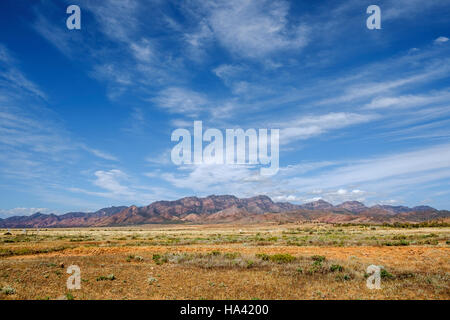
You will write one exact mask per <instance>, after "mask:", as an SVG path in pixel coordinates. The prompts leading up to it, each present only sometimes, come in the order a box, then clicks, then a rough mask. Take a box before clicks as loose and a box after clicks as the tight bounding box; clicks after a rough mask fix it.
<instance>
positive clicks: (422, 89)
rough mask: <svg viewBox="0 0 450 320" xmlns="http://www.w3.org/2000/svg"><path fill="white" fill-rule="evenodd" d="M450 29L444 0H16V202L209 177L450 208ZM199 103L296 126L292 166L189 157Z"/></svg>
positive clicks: (6, 47) (0, 31) (148, 188)
mask: <svg viewBox="0 0 450 320" xmlns="http://www.w3.org/2000/svg"><path fill="white" fill-rule="evenodd" d="M70 4H77V5H79V6H80V8H81V15H82V18H81V30H68V29H67V28H66V19H67V17H68V15H67V14H66V8H67V6H68V5H70ZM371 4H377V5H378V6H380V8H381V19H382V22H381V26H382V29H381V30H368V29H367V28H366V19H367V17H368V14H366V8H367V7H368V6H369V5H371ZM449 30H450V3H449V2H448V1H444V0H436V1H416V0H408V1H406V0H390V1H377V2H371V1H360V0H358V1H345V2H344V1H292V2H288V1H281V0H275V1H264V0H261V1H245V0H239V1H237V0H227V1H215V2H212V1H197V0H191V1H184V2H180V1H168V0H164V1H162V0H155V1H132V0H104V1H87V0H86V1H75V0H74V1H63V0H60V1H57V0H54V1H48V0H40V1H26V0H15V1H12V0H6V1H1V3H0V217H6V216H10V215H17V214H30V213H33V212H36V211H41V212H55V213H63V212H67V211H78V210H83V211H90V210H96V209H99V208H102V207H105V206H110V205H131V204H136V205H146V204H149V203H151V202H152V201H156V200H162V199H166V200H171V199H177V198H180V197H183V196H190V195H197V196H205V195H209V194H234V195H236V196H240V197H247V196H253V195H258V194H266V195H268V196H270V197H272V198H273V199H274V200H277V201H291V202H296V203H302V202H308V201H311V200H315V199H319V198H322V199H325V200H327V201H330V202H332V203H340V202H342V201H346V200H360V201H363V202H365V203H366V204H368V205H371V204H375V203H385V204H406V205H410V206H414V205H422V204H427V205H432V206H435V207H437V208H439V209H450V183H449V181H450V179H449V177H450V129H449V128H450V126H449V124H450V105H449V101H450V99H449V98H450V90H449V88H450V77H449V75H450V72H449V71H450V54H449V53H450V41H448V38H449V37H450V34H449ZM194 120H201V121H203V125H204V127H209V128H218V129H221V130H225V129H226V128H237V127H240V128H243V129H248V128H279V129H280V171H279V172H278V174H277V175H275V176H271V177H262V176H260V175H259V174H258V173H259V170H258V168H257V167H251V166H230V165H206V164H199V165H189V166H187V165H183V166H176V165H174V164H173V163H172V162H171V161H170V151H171V149H172V148H173V146H174V145H175V143H174V142H171V140H170V136H171V133H172V132H173V130H175V129H177V128H187V129H189V130H192V128H193V122H194Z"/></svg>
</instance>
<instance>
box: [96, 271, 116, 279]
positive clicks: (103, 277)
mask: <svg viewBox="0 0 450 320" xmlns="http://www.w3.org/2000/svg"><path fill="white" fill-rule="evenodd" d="M104 280H110V281H113V280H116V277H115V276H114V274H112V273H111V274H109V275H107V276H100V277H98V278H97V281H104Z"/></svg>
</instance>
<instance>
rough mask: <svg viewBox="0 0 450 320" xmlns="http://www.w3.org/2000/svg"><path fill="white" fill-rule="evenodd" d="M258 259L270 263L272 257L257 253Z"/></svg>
mask: <svg viewBox="0 0 450 320" xmlns="http://www.w3.org/2000/svg"><path fill="white" fill-rule="evenodd" d="M256 257H257V258H259V259H261V260H264V261H269V260H270V256H269V255H268V254H265V253H257V254H256Z"/></svg>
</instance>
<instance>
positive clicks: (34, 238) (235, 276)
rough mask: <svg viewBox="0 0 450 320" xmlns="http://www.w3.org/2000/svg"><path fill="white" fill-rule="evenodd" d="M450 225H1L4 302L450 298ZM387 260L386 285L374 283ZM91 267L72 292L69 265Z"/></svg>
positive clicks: (85, 269) (0, 267) (84, 269)
mask: <svg viewBox="0 0 450 320" xmlns="http://www.w3.org/2000/svg"><path fill="white" fill-rule="evenodd" d="M449 262H450V227H448V226H440V227H411V226H406V227H405V226H396V227H394V226H387V225H384V226H383V225H332V224H323V223H286V224H280V223H264V224H256V225H237V224H216V225H185V224H180V225H141V226H135V227H117V228H71V229H39V230H38V229H28V230H18V229H14V230H10V231H9V232H8V230H0V299H50V300H53V299H76V300H78V299H119V300H122V299H443V300H448V299H450V263H449ZM372 264H373V265H378V266H382V267H383V268H382V272H381V289H379V290H376V289H375V290H370V289H368V288H367V286H366V281H367V277H368V276H369V275H368V274H367V273H366V270H367V267H368V266H369V265H372ZM70 265H77V266H79V267H80V270H81V289H79V290H75V289H73V290H69V289H67V287H66V281H67V279H68V277H69V276H70V275H69V274H67V272H66V270H67V268H68V267H69V266H70Z"/></svg>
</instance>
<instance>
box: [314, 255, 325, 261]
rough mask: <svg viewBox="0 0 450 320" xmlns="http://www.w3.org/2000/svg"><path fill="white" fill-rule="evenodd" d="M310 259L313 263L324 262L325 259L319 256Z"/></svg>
mask: <svg viewBox="0 0 450 320" xmlns="http://www.w3.org/2000/svg"><path fill="white" fill-rule="evenodd" d="M311 259H313V260H314V261H318V262H323V261H325V257H324V256H319V255H314V256H312V257H311Z"/></svg>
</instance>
